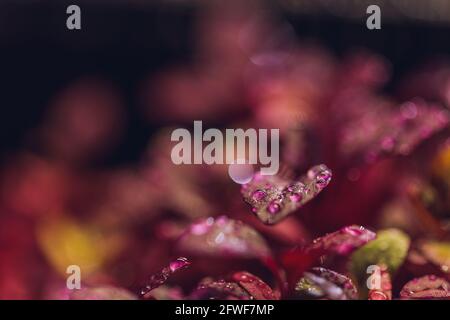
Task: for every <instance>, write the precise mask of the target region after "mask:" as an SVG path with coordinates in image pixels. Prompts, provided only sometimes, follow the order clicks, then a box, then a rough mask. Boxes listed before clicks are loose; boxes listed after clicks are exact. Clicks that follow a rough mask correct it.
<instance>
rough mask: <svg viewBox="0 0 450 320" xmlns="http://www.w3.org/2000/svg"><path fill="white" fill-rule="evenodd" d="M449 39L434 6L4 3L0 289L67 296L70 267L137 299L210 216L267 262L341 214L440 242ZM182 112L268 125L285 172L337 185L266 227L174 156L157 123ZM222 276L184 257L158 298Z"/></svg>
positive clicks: (166, 124)
mask: <svg viewBox="0 0 450 320" xmlns="http://www.w3.org/2000/svg"><path fill="white" fill-rule="evenodd" d="M70 4H77V5H78V6H80V8H81V25H82V29H81V30H74V31H71V30H68V29H67V28H66V19H67V17H68V15H67V14H66V8H67V6H68V5H70ZM370 4H377V5H379V6H380V8H381V30H368V29H367V27H366V19H367V17H368V15H367V14H366V8H367V6H368V5H370ZM449 34H450V3H449V2H448V1H445V0H433V1H426V2H425V1H421V0H417V1H402V0H398V1H394V0H391V1H388V0H385V1H350V0H334V1H332V0H322V1H312V0H310V1H307V0H284V1H283V0H280V1H256V0H255V1H185V0H171V1H144V0H133V1H125V0H123V1H122V0H115V1H102V0H95V1H92V0H91V1H70V2H69V1H46V0H41V1H20V2H18V1H9V0H2V1H1V2H0V83H1V89H0V106H1V107H0V161H1V163H0V249H1V250H0V298H1V299H49V298H66V297H67V292H65V291H64V288H65V285H66V276H67V275H66V268H67V266H69V265H71V264H76V265H79V266H80V267H81V270H82V283H83V284H87V285H92V286H96V285H100V284H101V285H105V284H108V285H113V286H117V287H122V288H126V289H127V290H129V291H130V292H134V293H137V292H139V288H140V287H142V286H143V285H145V283H146V279H148V277H149V275H151V274H153V273H154V272H156V271H158V270H160V269H161V268H162V267H164V266H165V265H167V264H168V262H169V261H171V259H173V258H174V257H176V256H178V254H179V252H180V251H183V250H179V248H178V247H177V244H176V242H177V240H176V239H177V238H178V237H179V235H180V234H181V233H182V232H183V230H185V229H186V227H187V226H189V224H190V223H192V222H193V221H196V220H197V219H205V218H207V217H210V216H217V215H223V214H225V215H227V216H228V217H230V218H234V219H239V220H242V221H244V222H246V223H247V224H249V225H251V226H252V227H253V228H255V229H256V230H257V231H258V232H259V233H261V234H262V235H263V237H264V239H265V240H266V241H267V242H268V246H269V247H270V248H271V250H272V251H273V252H274V255H275V256H276V255H277V254H278V253H279V252H282V251H283V250H285V249H288V248H292V247H295V246H298V245H301V244H303V243H305V242H308V241H310V240H311V239H312V238H314V237H316V236H319V235H321V234H323V233H326V232H331V231H334V230H336V229H337V228H340V227H342V226H344V225H348V224H361V225H365V226H367V227H371V228H373V229H374V230H376V229H378V228H381V227H385V226H395V227H399V228H401V229H403V230H404V231H406V232H407V233H408V234H409V235H410V236H411V237H412V238H413V239H422V238H427V239H428V238H430V239H447V238H448V234H449V228H448V220H449V217H450V211H449V208H450V203H449V198H450V197H449V192H450V191H449V190H450V187H449V186H450V178H449V177H450V140H449V138H448V137H449V129H448V122H449V116H448V106H449V102H450V42H449V41H448V40H449ZM194 120H202V121H203V122H204V127H215V128H239V127H242V128H280V134H281V149H280V154H281V160H282V164H283V172H288V174H287V176H289V177H291V176H292V177H293V176H299V175H301V174H304V173H305V172H306V170H307V169H308V168H309V167H311V166H312V165H315V164H318V163H325V164H326V165H327V166H328V167H329V168H330V169H331V170H332V171H333V180H332V182H331V184H330V186H329V187H328V188H327V190H324V191H323V193H322V194H320V195H319V196H318V197H317V199H314V200H313V201H311V203H310V204H308V205H307V206H305V208H302V209H301V210H299V212H298V213H295V214H293V215H291V216H290V217H288V218H287V219H285V220H283V221H282V222H280V223H279V224H277V225H275V226H273V227H268V226H265V225H263V224H262V223H261V222H260V221H258V219H257V218H256V217H255V216H254V215H253V214H252V212H251V210H250V209H249V208H248V207H247V205H246V204H245V203H244V201H243V200H242V196H241V194H240V186H239V185H237V184H235V183H234V182H233V181H231V179H230V178H229V177H228V173H227V167H226V166H219V165H217V166H211V167H208V166H174V165H173V164H172V163H171V161H170V148H171V143H170V132H171V130H172V129H173V128H179V127H185V128H192V123H193V121H194ZM189 250H191V251H189ZM195 251H196V249H195V248H191V249H188V250H187V251H186V250H185V252H180V254H181V253H183V254H184V255H185V256H187V255H189V254H186V253H189V252H195ZM202 258H204V257H199V258H198V259H200V260H199V261H202V260H201V259H202ZM220 258H223V257H220ZM239 263H242V265H243V266H245V267H246V268H248V269H249V270H251V269H255V270H261V266H259V265H258V262H255V261H253V260H251V259H250V260H249V261H247V260H245V261H239ZM232 265H234V266H235V265H236V262H235V261H233V262H232ZM212 266H214V267H212ZM218 266H221V268H218ZM227 267H229V265H227V264H226V263H222V262H218V263H217V265H214V264H208V266H207V265H206V264H202V263H197V264H196V266H194V265H193V267H192V268H190V269H189V271H188V272H186V273H185V274H184V275H177V276H175V277H174V280H173V283H171V284H170V285H171V286H172V287H170V288H166V289H167V291H163V290H161V292H160V293H159V294H160V295H161V297H164V298H176V297H181V296H183V295H184V294H186V292H188V291H189V290H190V289H191V288H192V287H193V285H194V284H195V283H196V282H198V280H199V279H201V278H202V277H204V276H208V275H212V274H214V273H220V272H227V271H228V269H227ZM267 273H268V272H267V271H263V272H262V274H263V275H265V274H267ZM169 289H170V290H169Z"/></svg>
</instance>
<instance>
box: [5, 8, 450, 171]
mask: <svg viewBox="0 0 450 320" xmlns="http://www.w3.org/2000/svg"><path fill="white" fill-rule="evenodd" d="M69 4H78V5H80V7H81V10H82V30H77V31H70V30H68V29H67V28H66V19H67V16H68V15H67V14H66V8H67V6H68V5H69ZM268 8H270V10H273V11H274V12H275V14H276V15H277V16H279V17H280V18H284V19H287V20H288V21H289V22H290V23H291V24H292V26H293V27H294V30H295V32H296V34H297V35H298V36H299V38H301V39H304V38H311V39H314V40H315V41H318V42H319V43H321V44H323V45H325V46H326V47H327V48H329V49H331V50H332V52H334V53H335V54H336V55H338V56H340V55H343V54H344V53H346V52H347V51H349V50H351V49H352V48H354V47H365V48H368V49H371V50H373V51H375V52H378V53H381V54H382V55H384V56H385V57H386V58H387V59H389V60H390V61H391V62H392V67H393V78H392V80H391V81H390V82H389V84H388V86H387V87H386V88H385V90H386V91H391V90H393V89H394V88H395V86H396V83H397V80H398V79H399V78H400V77H402V76H404V75H405V73H407V72H408V71H409V70H411V69H412V68H413V67H415V66H417V65H419V64H420V63H422V62H423V61H425V59H429V58H430V57H433V56H439V55H441V54H449V53H450V41H448V40H449V35H450V27H449V26H448V25H445V24H443V23H441V24H435V23H432V22H430V21H414V20H411V19H396V18H395V17H394V18H392V17H390V18H389V19H383V15H382V29H381V30H374V31H369V30H368V29H367V28H366V27H365V23H366V21H365V17H364V16H363V17H362V18H361V19H353V20H352V19H346V18H342V17H336V16H333V15H331V14H329V13H327V12H319V13H318V14H314V15H307V14H302V13H299V12H293V11H290V10H289V9H286V8H285V7H281V6H279V5H277V4H276V3H272V2H271V3H268ZM198 10H199V4H198V3H197V4H195V3H189V2H158V3H153V4H144V3H142V2H137V3H134V5H130V4H128V3H127V2H126V1H118V2H113V3H107V2H102V3H96V2H94V1H90V2H89V1H81V2H80V1H78V2H77V1H70V2H68V1H39V2H20V3H18V2H16V1H15V2H12V1H2V2H0V152H1V154H2V155H4V154H5V153H6V152H10V151H13V150H15V149H16V148H19V147H21V146H23V144H24V136H25V134H26V133H27V132H28V130H29V129H30V128H33V127H35V126H36V124H37V123H39V121H40V119H41V117H42V115H43V112H44V110H45V108H46V106H47V105H48V101H49V99H50V98H51V97H52V95H53V94H54V93H55V92H57V91H58V90H59V89H61V88H63V87H64V86H65V85H66V84H67V83H69V82H70V81H71V80H73V79H76V78H78V77H80V76H82V75H84V74H94V75H100V76H105V77H107V78H109V79H111V80H112V81H113V82H114V84H116V85H117V86H118V87H119V88H120V89H121V94H122V95H123V96H124V97H125V99H126V101H125V102H126V104H127V105H128V106H129V108H128V110H127V112H128V113H129V115H128V121H129V125H128V132H127V135H126V138H125V140H124V141H123V142H122V143H121V145H120V146H119V147H118V148H117V150H115V151H114V152H113V154H112V155H111V158H110V159H107V163H108V164H117V163H122V162H127V161H133V160H135V159H136V158H137V157H138V155H139V154H140V153H141V151H142V149H143V148H144V147H145V146H146V144H147V138H148V136H149V135H150V134H151V133H152V132H153V131H154V130H155V127H154V126H155V125H154V124H153V125H150V124H147V123H146V122H145V121H143V120H142V119H141V117H140V116H139V113H138V101H136V88H137V86H138V85H139V83H140V82H141V81H142V80H143V79H144V78H145V77H147V76H148V75H149V74H152V73H154V72H156V71H158V70H161V69H162V68H164V67H166V66H168V65H170V64H172V63H175V62H180V61H183V62H185V61H189V59H190V58H191V50H192V48H191V40H192V37H193V21H194V18H195V15H196V13H197V12H198ZM382 10H383V7H382ZM382 14H384V13H383V11H382ZM155 107H157V106H155Z"/></svg>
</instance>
